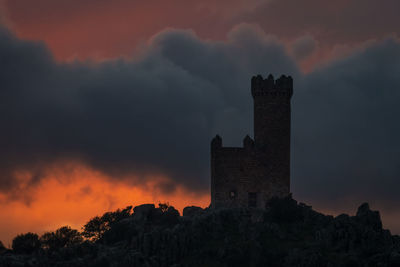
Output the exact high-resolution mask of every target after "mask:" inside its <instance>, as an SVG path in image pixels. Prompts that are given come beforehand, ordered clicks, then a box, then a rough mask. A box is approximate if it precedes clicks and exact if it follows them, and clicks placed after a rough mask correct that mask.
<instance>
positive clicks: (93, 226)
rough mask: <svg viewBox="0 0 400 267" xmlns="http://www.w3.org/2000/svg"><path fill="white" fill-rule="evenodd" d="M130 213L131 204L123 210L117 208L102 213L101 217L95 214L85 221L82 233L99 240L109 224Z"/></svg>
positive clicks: (108, 227)
mask: <svg viewBox="0 0 400 267" xmlns="http://www.w3.org/2000/svg"><path fill="white" fill-rule="evenodd" d="M131 215H132V206H128V207H126V208H125V209H123V210H120V209H117V210H116V211H110V212H106V213H104V214H103V215H102V216H101V217H99V216H96V217H94V218H92V219H91V220H90V221H89V222H88V223H86V224H85V225H84V226H83V227H82V228H83V232H82V235H83V236H84V237H86V238H88V239H90V240H93V241H97V240H99V239H100V238H101V237H102V236H103V235H104V233H105V232H106V231H108V230H110V228H111V226H112V225H113V224H115V223H117V222H119V221H121V220H123V219H125V218H128V217H129V216H131Z"/></svg>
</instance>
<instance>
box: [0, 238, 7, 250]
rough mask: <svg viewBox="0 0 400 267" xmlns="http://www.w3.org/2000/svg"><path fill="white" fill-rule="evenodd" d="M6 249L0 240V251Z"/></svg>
mask: <svg viewBox="0 0 400 267" xmlns="http://www.w3.org/2000/svg"><path fill="white" fill-rule="evenodd" d="M3 250H6V247H5V246H4V245H3V242H1V241H0V252H1V251H3Z"/></svg>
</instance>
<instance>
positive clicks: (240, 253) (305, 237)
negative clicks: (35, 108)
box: [0, 197, 400, 267]
mask: <svg viewBox="0 0 400 267" xmlns="http://www.w3.org/2000/svg"><path fill="white" fill-rule="evenodd" d="M82 230H83V231H82V232H79V231H77V230H74V229H71V228H70V227H68V226H64V227H61V228H60V229H58V230H56V231H55V232H48V233H45V234H43V235H42V236H40V237H39V236H38V235H36V234H33V233H27V234H22V235H18V236H17V237H16V238H15V239H14V240H13V243H12V250H9V249H6V248H4V246H0V247H1V248H0V266H160V267H161V266H400V237H399V236H396V235H391V234H390V231H389V230H384V229H382V223H381V220H380V216H379V212H377V211H371V210H370V209H369V206H368V204H366V203H364V204H362V205H361V206H360V207H359V208H358V211H357V214H356V215H355V216H349V215H346V214H342V215H339V216H337V217H333V216H326V215H323V214H321V213H318V212H316V211H314V210H313V209H312V208H311V207H310V206H307V205H305V204H302V203H300V204H299V203H297V202H296V201H295V200H294V199H292V198H291V197H288V198H285V199H272V200H271V201H270V203H269V205H268V208H267V209H266V210H259V209H217V210H213V209H201V208H199V207H187V208H185V209H184V211H183V216H180V214H179V212H178V211H177V210H176V209H174V208H173V207H172V206H169V205H167V204H160V205H159V207H158V208H156V207H155V206H154V205H153V204H145V205H141V206H137V207H135V208H133V209H132V207H127V208H125V209H122V210H116V211H113V212H107V213H105V214H103V215H102V216H97V217H94V218H93V219H91V220H90V221H89V222H88V223H87V224H86V225H84V226H83V227H82ZM0 245H1V244H0Z"/></svg>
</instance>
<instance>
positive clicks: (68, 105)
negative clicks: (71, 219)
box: [0, 25, 400, 208]
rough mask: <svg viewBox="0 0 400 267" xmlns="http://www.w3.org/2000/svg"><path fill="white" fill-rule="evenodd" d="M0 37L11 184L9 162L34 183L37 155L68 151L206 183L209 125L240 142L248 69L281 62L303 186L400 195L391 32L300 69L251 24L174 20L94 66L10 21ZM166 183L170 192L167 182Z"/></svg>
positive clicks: (399, 57)
mask: <svg viewBox="0 0 400 267" xmlns="http://www.w3.org/2000/svg"><path fill="white" fill-rule="evenodd" d="M0 38H1V40H0V46H1V49H0V57H1V60H0V69H1V71H0V81H1V92H0V94H1V98H0V104H1V105H0V108H1V113H0V114H1V115H0V122H1V126H2V131H1V132H0V142H1V143H0V144H1V148H2V149H1V151H0V157H1V163H0V167H1V170H2V176H1V182H2V187H1V188H2V189H3V190H5V189H9V188H12V186H13V183H12V182H13V181H15V180H13V175H12V174H13V171H14V170H20V169H27V170H32V171H34V172H36V173H38V174H39V175H37V176H36V177H37V178H36V180H38V179H40V169H41V167H42V166H44V165H45V164H48V163H49V162H54V161H58V160H64V159H69V158H72V159H79V160H81V161H84V162H85V163H86V164H90V166H92V167H94V168H96V169H99V170H102V171H104V172H106V173H107V174H110V175H112V176H113V177H114V178H115V179H119V178H120V177H123V176H124V175H126V174H129V173H135V174H138V173H139V174H143V177H146V174H148V173H154V172H159V173H164V174H167V175H168V176H169V177H171V179H173V180H172V181H174V182H176V183H179V184H183V185H185V186H186V187H188V188H189V189H191V190H194V191H196V190H205V189H207V188H208V183H209V172H208V170H209V141H210V139H211V138H212V136H214V135H215V134H216V133H219V134H221V135H222V137H223V141H224V144H225V145H237V146H238V145H240V144H241V141H242V138H243V137H244V136H245V135H246V134H248V133H250V134H252V99H251V95H250V88H249V85H250V78H251V76H252V75H254V74H258V73H261V74H264V75H266V74H268V73H273V74H275V75H277V74H281V73H285V74H291V75H292V76H293V77H294V84H295V94H294V96H293V102H292V103H293V131H292V134H293V146H292V151H293V153H292V174H293V175H292V190H293V192H294V195H295V197H296V198H299V199H304V200H308V201H311V202H320V203H326V206H329V205H330V206H335V205H336V204H337V203H339V201H340V200H343V199H351V200H353V201H355V202H356V203H360V202H362V201H366V200H367V201H370V202H373V203H377V204H379V205H381V207H382V205H385V207H389V206H393V205H394V204H395V203H399V201H400V196H399V195H398V194H397V188H399V186H400V180H399V176H400V169H399V166H400V164H399V158H400V155H399V151H400V143H399V140H398V137H399V136H400V128H399V123H398V117H399V116H400V106H399V105H398V100H399V99H400V91H399V90H400V76H399V75H398V73H400V44H399V43H397V42H395V41H393V40H387V41H385V42H381V43H377V44H375V45H373V46H371V47H369V48H367V49H365V50H363V51H359V52H357V53H355V54H353V55H351V56H350V57H348V58H346V59H344V60H341V61H336V62H333V63H331V64H330V65H329V66H325V67H324V68H320V69H317V70H316V71H314V72H312V73H310V74H307V75H302V74H300V72H299V71H298V69H297V67H296V65H295V64H294V61H293V60H292V59H291V58H290V57H289V56H288V55H287V53H286V52H285V49H284V46H283V45H281V44H280V43H279V41H278V40H276V39H275V38H273V37H270V36H265V34H264V33H263V32H262V31H261V30H260V29H258V28H257V27H254V26H248V25H241V26H239V27H236V28H235V29H234V30H233V31H232V32H231V33H230V34H229V36H228V40H227V41H226V42H215V41H202V40H200V39H198V38H197V37H196V36H195V35H194V34H193V33H192V32H190V31H177V30H167V31H164V32H162V33H160V34H158V35H157V36H155V37H154V38H153V39H152V40H151V43H150V44H149V45H148V46H147V47H146V48H145V50H144V51H143V52H142V55H141V57H140V58H137V59H135V60H132V61H110V62H105V63H102V64H96V65H91V64H90V63H87V64H86V63H71V64H57V63H55V62H54V61H53V60H52V58H51V55H50V54H49V53H48V52H47V50H46V48H45V47H44V46H43V45H41V44H37V43H32V42H25V41H21V40H18V39H16V38H14V37H12V36H11V35H10V34H8V33H7V32H5V31H2V33H1V36H0ZM143 179H145V178H143ZM14 185H15V183H14ZM159 187H160V188H164V191H166V192H173V191H174V184H172V183H166V184H160V185H159ZM336 201H337V202H336ZM377 208H379V206H377Z"/></svg>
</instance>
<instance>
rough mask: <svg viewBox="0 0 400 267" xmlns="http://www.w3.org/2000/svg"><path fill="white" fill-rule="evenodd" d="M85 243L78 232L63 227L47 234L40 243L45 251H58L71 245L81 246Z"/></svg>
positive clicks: (41, 238)
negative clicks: (80, 244)
mask: <svg viewBox="0 0 400 267" xmlns="http://www.w3.org/2000/svg"><path fill="white" fill-rule="evenodd" d="M82 241H83V238H82V236H81V234H80V233H79V232H78V230H75V229H71V227H69V226H63V227H61V228H59V229H57V230H56V231H55V232H47V233H45V234H43V235H42V236H41V237H40V243H41V244H42V247H43V248H45V249H50V250H56V249H60V248H64V247H68V246H71V245H75V244H79V243H81V242H82Z"/></svg>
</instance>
